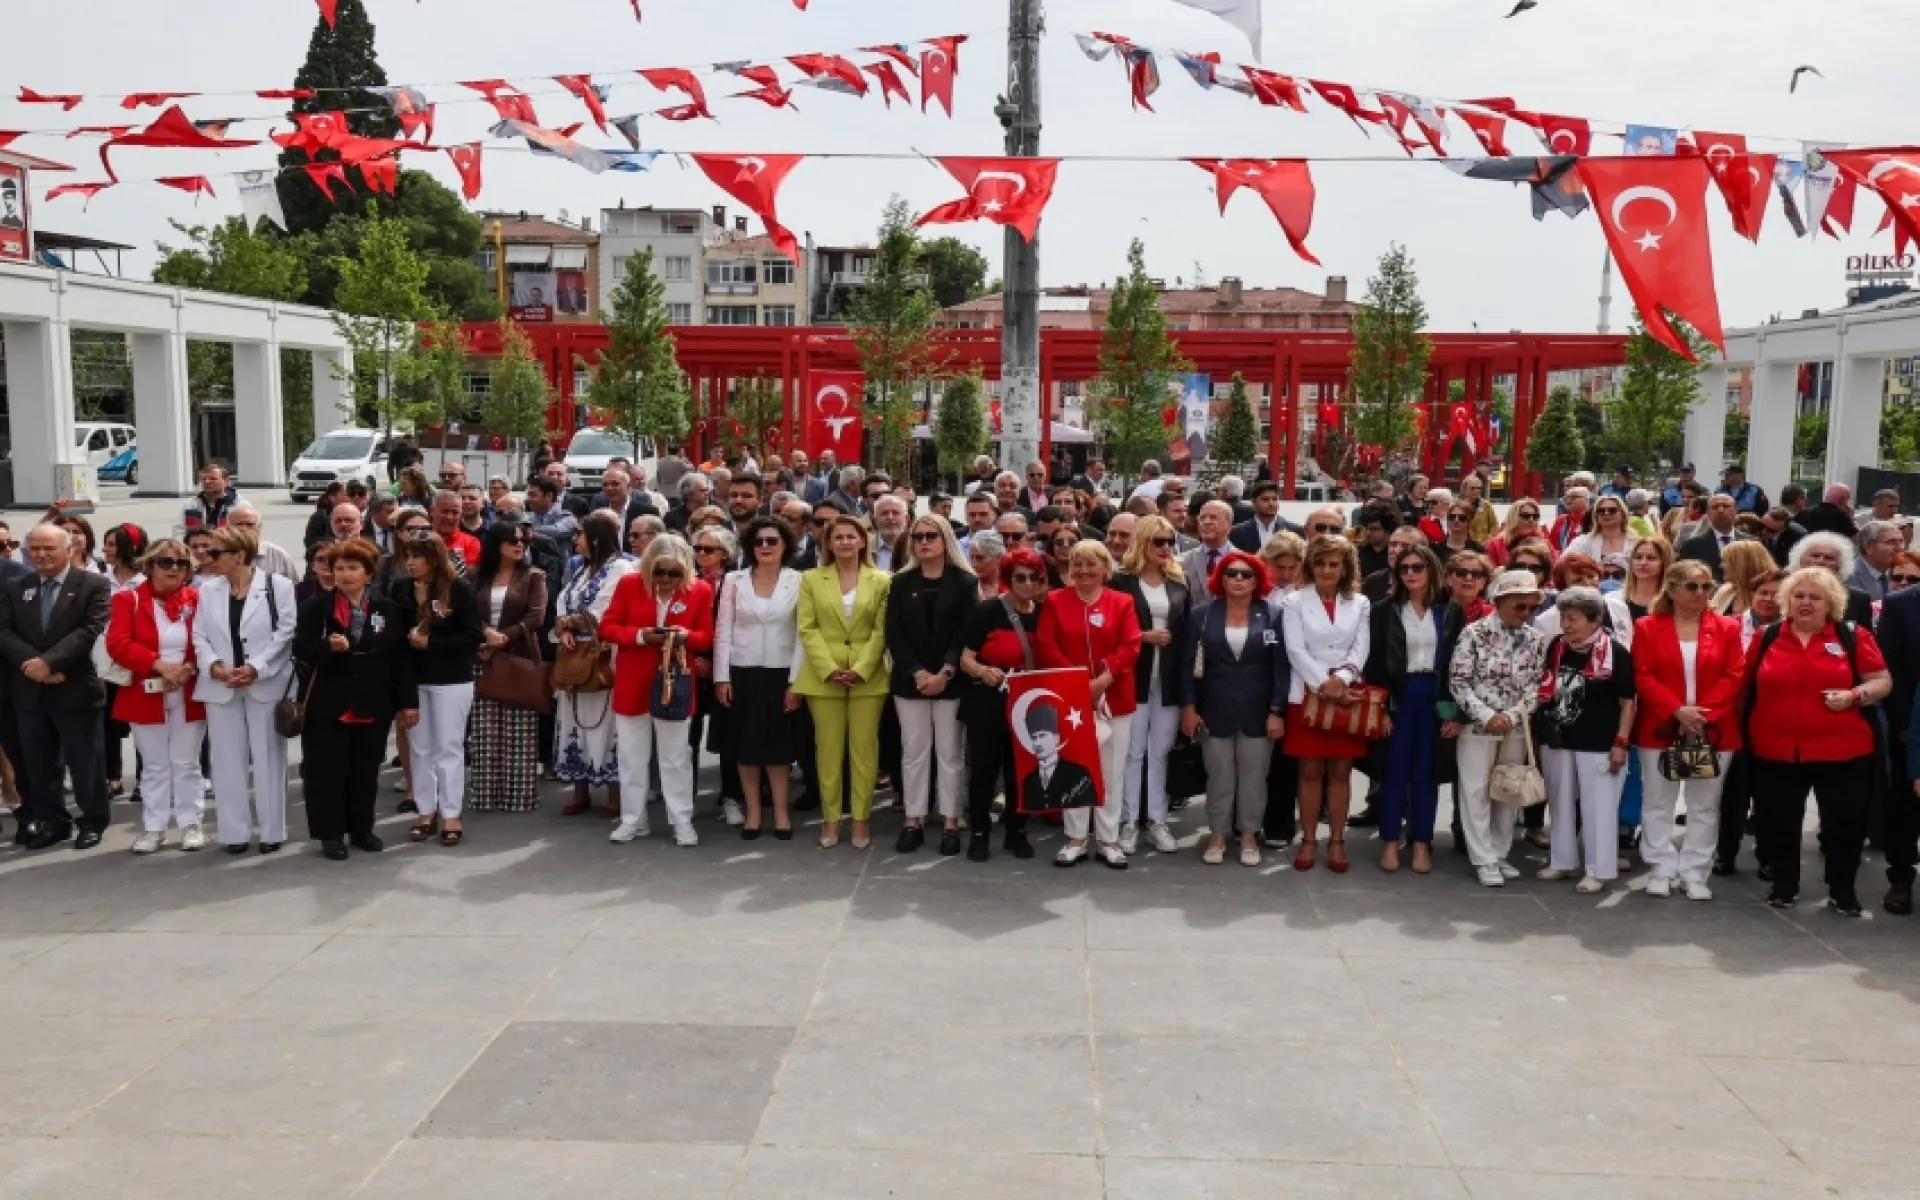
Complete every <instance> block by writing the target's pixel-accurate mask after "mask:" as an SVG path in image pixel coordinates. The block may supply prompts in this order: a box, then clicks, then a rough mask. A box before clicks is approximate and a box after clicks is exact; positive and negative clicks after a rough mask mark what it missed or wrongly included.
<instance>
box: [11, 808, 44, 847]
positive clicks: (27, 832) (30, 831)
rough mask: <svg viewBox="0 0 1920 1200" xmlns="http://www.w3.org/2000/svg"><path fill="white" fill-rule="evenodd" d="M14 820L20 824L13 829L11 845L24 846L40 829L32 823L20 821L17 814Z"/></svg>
mask: <svg viewBox="0 0 1920 1200" xmlns="http://www.w3.org/2000/svg"><path fill="white" fill-rule="evenodd" d="M14 819H15V820H16V821H19V822H20V823H19V824H18V825H15V826H14V827H13V844H14V845H16V846H24V845H26V844H27V843H28V842H30V841H32V840H33V835H34V834H35V833H37V832H39V829H40V827H39V826H38V825H35V824H34V823H33V822H32V821H27V820H21V818H20V817H19V815H18V814H15V816H14Z"/></svg>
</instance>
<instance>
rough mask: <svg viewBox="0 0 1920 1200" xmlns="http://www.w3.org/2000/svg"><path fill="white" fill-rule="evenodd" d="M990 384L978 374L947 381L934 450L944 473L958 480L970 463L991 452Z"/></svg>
mask: <svg viewBox="0 0 1920 1200" xmlns="http://www.w3.org/2000/svg"><path fill="white" fill-rule="evenodd" d="M985 395H986V384H985V382H984V381H982V380H981V378H980V376H979V374H978V373H974V374H969V375H961V376H958V377H956V378H953V379H949V380H948V381H947V385H946V388H945V389H944V390H943V391H942V392H941V393H940V404H939V407H937V408H936V409H934V414H933V449H934V453H935V454H936V455H938V456H939V459H940V469H941V473H942V474H945V475H951V476H953V477H954V479H955V480H956V485H957V481H958V480H959V478H960V475H961V473H962V472H964V471H965V470H966V469H967V466H968V464H969V463H971V462H972V461H973V460H974V458H975V457H976V456H978V455H981V454H985V453H986V451H987V410H986V405H985V404H984V403H983V402H982V401H983V398H984V397H985Z"/></svg>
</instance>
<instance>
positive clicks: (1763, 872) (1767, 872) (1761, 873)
mask: <svg viewBox="0 0 1920 1200" xmlns="http://www.w3.org/2000/svg"><path fill="white" fill-rule="evenodd" d="M1753 873H1754V874H1755V875H1756V876H1758V877H1759V879H1760V882H1762V883H1772V882H1773V868H1772V867H1770V866H1768V865H1767V864H1766V863H1761V864H1760V865H1759V866H1757V867H1755V868H1754V869H1753Z"/></svg>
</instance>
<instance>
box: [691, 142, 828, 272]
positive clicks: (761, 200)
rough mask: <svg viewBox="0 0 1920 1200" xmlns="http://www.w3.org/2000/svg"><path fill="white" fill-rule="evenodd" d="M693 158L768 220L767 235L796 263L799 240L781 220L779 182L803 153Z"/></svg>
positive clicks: (715, 179)
mask: <svg viewBox="0 0 1920 1200" xmlns="http://www.w3.org/2000/svg"><path fill="white" fill-rule="evenodd" d="M692 157H693V161H694V162H695V163H698V164H699V166H700V169H701V170H702V171H705V172H706V173H707V178H709V179H711V180H713V181H714V182H715V183H716V184H718V185H720V187H721V189H722V190H724V191H725V192H726V193H727V195H729V196H732V197H733V198H734V199H735V200H738V201H739V202H740V203H742V204H744V205H746V206H747V209H748V211H750V212H752V213H755V214H757V215H758V216H759V218H760V220H761V221H763V222H765V223H766V226H767V236H768V237H770V238H772V239H773V244H774V245H775V246H777V247H779V249H780V253H782V254H784V255H786V256H787V257H788V258H790V259H792V260H793V261H794V262H796V263H797V262H799V261H800V242H799V240H798V239H797V238H795V237H794V236H793V231H792V230H789V229H788V228H787V227H786V226H785V225H782V224H781V223H780V217H779V214H778V213H777V212H776V211H775V210H776V204H777V201H778V200H779V195H780V185H781V184H782V183H783V182H785V181H786V178H787V174H788V173H789V172H791V171H792V170H793V169H794V168H795V167H797V166H799V165H800V161H801V160H802V159H803V158H805V157H806V156H805V155H803V154H695V155H693V156H692Z"/></svg>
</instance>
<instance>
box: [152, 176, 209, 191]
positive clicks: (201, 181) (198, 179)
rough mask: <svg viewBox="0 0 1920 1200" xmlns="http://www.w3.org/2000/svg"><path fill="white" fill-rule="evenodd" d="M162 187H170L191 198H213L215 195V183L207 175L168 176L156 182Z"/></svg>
mask: <svg viewBox="0 0 1920 1200" xmlns="http://www.w3.org/2000/svg"><path fill="white" fill-rule="evenodd" d="M154 182H155V183H157V184H160V185H161V186H162V187H170V188H173V189H175V190H177V191H182V192H185V193H187V194H188V195H189V196H211V195H213V194H214V191H213V181H212V180H210V179H208V178H207V177H206V176H205V175H168V176H165V177H163V178H160V179H156V180H154Z"/></svg>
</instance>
